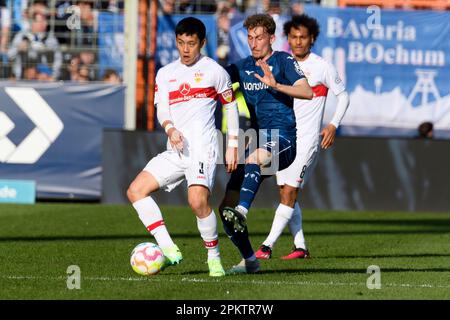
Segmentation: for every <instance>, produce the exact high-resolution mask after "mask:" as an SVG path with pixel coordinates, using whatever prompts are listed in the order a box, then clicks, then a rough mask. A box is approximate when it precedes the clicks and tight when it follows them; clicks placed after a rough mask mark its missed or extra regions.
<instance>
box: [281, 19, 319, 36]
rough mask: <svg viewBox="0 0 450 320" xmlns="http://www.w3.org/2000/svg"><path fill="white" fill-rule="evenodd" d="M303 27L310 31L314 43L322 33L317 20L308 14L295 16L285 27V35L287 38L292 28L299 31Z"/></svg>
mask: <svg viewBox="0 0 450 320" xmlns="http://www.w3.org/2000/svg"><path fill="white" fill-rule="evenodd" d="M301 26H302V27H305V28H306V29H308V32H309V34H310V35H311V36H312V37H313V39H314V41H315V40H316V39H317V37H318V36H319V33H320V28H319V23H318V22H317V20H316V19H314V18H312V17H310V16H308V15H306V14H301V15H295V16H293V17H292V19H291V20H290V21H288V22H286V23H285V24H284V25H283V31H284V34H285V35H286V36H287V35H288V34H289V32H290V31H291V29H292V28H295V29H299V28H300V27H301Z"/></svg>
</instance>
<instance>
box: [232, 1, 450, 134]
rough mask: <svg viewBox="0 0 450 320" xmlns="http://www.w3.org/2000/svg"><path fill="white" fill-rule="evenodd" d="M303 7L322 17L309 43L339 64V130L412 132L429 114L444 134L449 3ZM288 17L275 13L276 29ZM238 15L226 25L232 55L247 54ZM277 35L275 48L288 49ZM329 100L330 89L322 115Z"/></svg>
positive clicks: (448, 126)
mask: <svg viewBox="0 0 450 320" xmlns="http://www.w3.org/2000/svg"><path fill="white" fill-rule="evenodd" d="M305 12H306V13H307V14H308V15H310V16H312V17H314V18H316V19H317V21H318V22H319V25H320V35H319V37H318V39H317V41H316V42H315V44H314V47H313V49H312V51H313V52H315V53H317V54H319V55H321V56H322V57H324V58H325V59H326V60H327V61H329V62H331V63H332V64H333V65H334V66H335V67H336V68H337V70H338V72H339V74H340V75H341V77H342V79H343V80H344V82H345V84H346V88H347V90H348V92H349V94H350V106H349V109H348V110H347V113H346V115H345V117H344V119H343V121H342V127H341V134H343V135H370V136H409V137H411V136H415V135H416V132H417V127H418V126H419V124H421V123H423V122H426V121H430V122H432V123H434V128H435V137H438V138H450V41H449V39H450V23H449V21H450V11H428V10H417V11H409V10H379V9H377V8H372V9H371V10H368V9H366V8H324V7H320V6H305ZM288 18H289V17H286V19H288ZM286 19H278V20H279V22H277V30H278V31H280V30H282V28H283V23H284V21H285V20H286ZM242 22H243V17H238V18H236V19H235V20H233V21H232V23H231V26H230V29H231V30H233V31H232V32H230V44H231V50H230V52H231V53H232V56H231V60H237V59H240V58H242V57H244V56H245V55H248V54H249V51H248V49H247V48H246V31H245V30H244V29H243V28H242ZM279 37H280V36H278V40H279ZM281 37H282V39H283V41H281V42H280V43H278V44H276V45H275V46H274V49H275V50H285V51H289V47H288V45H287V40H286V37H285V36H284V35H281ZM335 104H336V98H335V97H334V96H333V95H332V93H329V96H328V101H327V107H326V110H325V115H324V121H329V120H331V118H332V116H333V114H334V111H335Z"/></svg>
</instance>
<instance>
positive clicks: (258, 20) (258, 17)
mask: <svg viewBox="0 0 450 320" xmlns="http://www.w3.org/2000/svg"><path fill="white" fill-rule="evenodd" d="M244 27H245V28H246V29H247V30H249V29H253V28H256V27H263V28H264V30H265V31H266V32H267V33H268V34H270V35H273V34H275V29H276V27H277V25H276V24H275V21H274V20H273V18H272V17H271V16H270V15H269V14H264V13H262V14H254V15H252V16H249V17H248V18H247V19H245V21H244Z"/></svg>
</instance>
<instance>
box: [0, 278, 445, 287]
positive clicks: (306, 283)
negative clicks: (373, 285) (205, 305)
mask: <svg viewBox="0 0 450 320" xmlns="http://www.w3.org/2000/svg"><path fill="white" fill-rule="evenodd" d="M1 278H3V279H8V280H66V279H67V277H62V276H61V277H41V276H20V275H8V276H7V275H3V276H1ZM81 280H82V281H83V280H88V281H134V282H141V281H142V282H168V281H169V282H193V283H225V284H227V283H232V284H259V285H283V286H285V285H292V286H302V285H303V286H351V287H355V286H361V287H365V286H366V283H362V282H334V281H330V282H312V281H272V280H232V279H227V280H225V279H223V280H213V279H198V278H182V279H181V280H179V279H167V278H166V277H164V278H162V277H160V278H158V277H157V276H155V277H149V278H133V277H81ZM381 286H382V287H383V286H385V287H399V288H430V289H433V288H450V285H434V284H411V283H382V284H381Z"/></svg>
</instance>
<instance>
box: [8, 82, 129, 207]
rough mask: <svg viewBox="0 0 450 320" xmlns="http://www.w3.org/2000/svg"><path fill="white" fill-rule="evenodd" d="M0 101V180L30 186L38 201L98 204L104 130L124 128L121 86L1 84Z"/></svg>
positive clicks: (122, 87) (122, 89)
mask: <svg viewBox="0 0 450 320" xmlns="http://www.w3.org/2000/svg"><path fill="white" fill-rule="evenodd" d="M0 101H1V104H0V179H4V180H10V179H11V180H31V181H35V183H36V196H37V198H58V199H99V198H100V196H101V174H102V167H101V161H102V158H101V150H102V135H103V129H105V128H116V129H120V128H123V126H124V86H121V85H109V84H93V83H90V84H88V85H85V84H64V83H45V84H44V83H21V82H0ZM10 189H11V188H9V189H8V190H6V189H5V190H6V191H8V195H10V194H12V191H11V190H12V189H11V190H10ZM6 191H5V192H6ZM8 197H9V196H8Z"/></svg>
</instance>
